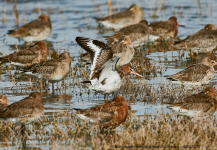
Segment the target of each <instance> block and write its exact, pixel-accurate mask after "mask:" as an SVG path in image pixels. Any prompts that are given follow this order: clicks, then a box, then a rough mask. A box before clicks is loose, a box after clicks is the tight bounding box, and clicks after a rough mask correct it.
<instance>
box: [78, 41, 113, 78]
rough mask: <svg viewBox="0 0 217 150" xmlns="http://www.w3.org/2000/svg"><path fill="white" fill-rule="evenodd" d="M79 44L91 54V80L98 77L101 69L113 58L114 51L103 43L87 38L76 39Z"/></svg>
mask: <svg viewBox="0 0 217 150" xmlns="http://www.w3.org/2000/svg"><path fill="white" fill-rule="evenodd" d="M75 40H76V41H77V43H78V44H79V45H80V46H81V47H82V48H83V49H84V50H85V51H87V52H89V53H90V59H91V63H92V65H91V74H90V80H92V79H94V78H96V77H98V75H97V76H96V74H99V69H100V68H101V66H102V65H103V64H104V63H105V62H107V61H108V60H109V59H110V58H112V56H113V51H112V50H111V49H110V47H109V46H108V45H106V44H105V43H103V42H100V41H97V40H93V39H90V38H85V37H76V39H75Z"/></svg>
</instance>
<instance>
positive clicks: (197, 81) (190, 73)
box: [165, 57, 217, 86]
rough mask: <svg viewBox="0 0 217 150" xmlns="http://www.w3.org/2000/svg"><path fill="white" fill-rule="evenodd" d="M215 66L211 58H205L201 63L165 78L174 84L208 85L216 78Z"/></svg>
mask: <svg viewBox="0 0 217 150" xmlns="http://www.w3.org/2000/svg"><path fill="white" fill-rule="evenodd" d="M214 65H217V63H216V62H215V60H213V59H212V58H211V57H205V58H204V59H203V60H202V62H201V63H198V64H194V65H192V66H190V67H188V68H186V69H184V70H182V71H180V72H178V73H176V74H174V75H170V76H165V77H167V79H169V80H170V81H171V82H172V83H175V84H180V83H181V84H184V85H198V86H201V85H203V84H208V83H209V82H210V81H211V80H212V79H213V78H214V76H215V69H214V68H213V66H214Z"/></svg>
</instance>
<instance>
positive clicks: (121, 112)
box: [73, 96, 128, 128]
mask: <svg viewBox="0 0 217 150" xmlns="http://www.w3.org/2000/svg"><path fill="white" fill-rule="evenodd" d="M73 112H74V114H75V116H76V117H77V118H80V119H82V120H86V121H89V122H91V123H96V124H98V125H99V127H100V128H108V127H112V128H113V127H117V126H119V125H120V124H121V123H123V122H125V121H126V118H127V116H128V106H127V101H126V100H125V99H124V98H123V97H122V96H115V97H114V98H113V99H112V102H109V103H105V104H103V105H97V106H95V107H92V108H88V109H79V110H78V109H77V111H73Z"/></svg>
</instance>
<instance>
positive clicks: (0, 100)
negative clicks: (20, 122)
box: [0, 95, 8, 110]
mask: <svg viewBox="0 0 217 150" xmlns="http://www.w3.org/2000/svg"><path fill="white" fill-rule="evenodd" d="M7 106H8V99H7V97H6V96H5V95H0V110H1V109H3V108H5V107H7Z"/></svg>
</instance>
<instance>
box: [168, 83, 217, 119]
mask: <svg viewBox="0 0 217 150" xmlns="http://www.w3.org/2000/svg"><path fill="white" fill-rule="evenodd" d="M167 107H168V108H169V109H172V110H173V111H175V112H177V113H178V114H179V115H185V116H189V117H195V118H200V117H203V118H206V117H210V116H211V115H212V114H213V113H214V112H215V111H216V109H217V94H216V91H215V89H214V88H213V87H212V86H209V87H206V88H205V89H204V91H203V92H201V93H199V94H194V95H191V96H189V97H187V98H186V99H184V102H179V103H174V104H169V106H167Z"/></svg>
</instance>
